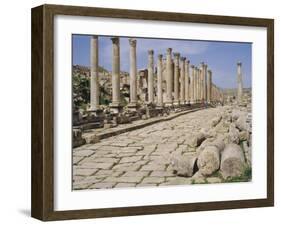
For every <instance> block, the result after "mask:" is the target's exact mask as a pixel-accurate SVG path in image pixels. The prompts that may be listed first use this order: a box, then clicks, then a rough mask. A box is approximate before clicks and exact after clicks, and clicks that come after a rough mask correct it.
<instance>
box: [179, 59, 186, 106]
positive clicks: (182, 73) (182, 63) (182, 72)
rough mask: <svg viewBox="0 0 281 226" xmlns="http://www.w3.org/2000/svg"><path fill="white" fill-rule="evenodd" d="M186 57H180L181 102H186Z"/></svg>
mask: <svg viewBox="0 0 281 226" xmlns="http://www.w3.org/2000/svg"><path fill="white" fill-rule="evenodd" d="M185 60H186V58H185V57H181V58H180V102H181V104H185Z"/></svg>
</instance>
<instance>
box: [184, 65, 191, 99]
mask: <svg viewBox="0 0 281 226" xmlns="http://www.w3.org/2000/svg"><path fill="white" fill-rule="evenodd" d="M184 67H185V69H184V71H185V80H184V81H185V103H187V104H189V103H190V95H189V92H190V84H189V81H190V78H189V60H187V61H185V65H184Z"/></svg>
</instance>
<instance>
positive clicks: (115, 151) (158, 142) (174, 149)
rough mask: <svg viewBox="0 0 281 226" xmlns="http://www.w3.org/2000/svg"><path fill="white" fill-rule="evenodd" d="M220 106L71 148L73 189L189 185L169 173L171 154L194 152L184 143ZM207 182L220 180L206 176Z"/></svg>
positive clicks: (186, 181)
mask: <svg viewBox="0 0 281 226" xmlns="http://www.w3.org/2000/svg"><path fill="white" fill-rule="evenodd" d="M219 111H220V108H212V109H211V108H210V109H204V110H200V111H197V112H193V113H188V114H186V115H182V116H179V117H177V118H175V119H172V120H170V121H166V122H160V123H158V124H154V125H151V126H147V127H144V128H142V129H138V130H134V131H131V132H127V133H123V134H120V135H118V136H113V137H110V138H107V139H103V140H101V141H100V142H99V143H96V144H87V145H83V146H81V147H79V148H75V149H74V150H73V189H75V190H78V189H96V188H120V187H140V186H162V185H178V184H191V183H193V180H192V179H191V178H185V177H178V176H176V175H174V174H173V171H172V168H171V165H170V160H169V159H170V156H171V154H178V153H188V152H194V151H195V149H192V148H190V147H189V146H188V145H187V139H188V137H189V136H190V134H191V133H196V132H198V131H199V130H200V129H201V128H202V127H204V125H205V124H206V123H207V122H208V121H209V120H211V119H212V118H213V117H215V116H216V115H217V113H218V112H219ZM207 182H210V183H216V182H220V179H219V178H216V177H209V178H207Z"/></svg>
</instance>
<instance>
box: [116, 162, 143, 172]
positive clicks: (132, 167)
mask: <svg viewBox="0 0 281 226" xmlns="http://www.w3.org/2000/svg"><path fill="white" fill-rule="evenodd" d="M140 167H141V165H140V164H139V163H137V164H134V163H122V164H120V163H119V164H117V165H116V166H114V167H113V168H112V169H113V170H116V171H136V170H138V169H139V168H140Z"/></svg>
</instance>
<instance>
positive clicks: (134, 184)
mask: <svg viewBox="0 0 281 226" xmlns="http://www.w3.org/2000/svg"><path fill="white" fill-rule="evenodd" d="M136 185H137V184H136V183H118V184H116V186H115V187H114V188H129V187H136Z"/></svg>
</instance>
